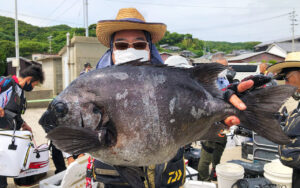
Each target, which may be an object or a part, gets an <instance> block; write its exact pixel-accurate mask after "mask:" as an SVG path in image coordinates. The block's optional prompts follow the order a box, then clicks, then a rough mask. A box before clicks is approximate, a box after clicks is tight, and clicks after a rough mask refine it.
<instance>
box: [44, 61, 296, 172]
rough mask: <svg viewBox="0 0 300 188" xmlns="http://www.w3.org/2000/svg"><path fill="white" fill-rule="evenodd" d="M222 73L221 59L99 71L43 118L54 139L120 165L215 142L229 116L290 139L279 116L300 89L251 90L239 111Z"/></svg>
mask: <svg viewBox="0 0 300 188" xmlns="http://www.w3.org/2000/svg"><path fill="white" fill-rule="evenodd" d="M222 70H224V66H222V65H220V64H215V63H210V64H200V65H199V66H197V67H194V68H191V69H184V68H174V67H167V66H164V65H149V64H141V63H140V62H130V63H127V64H123V65H119V66H113V67H109V68H105V69H101V70H95V71H92V72H89V73H87V74H84V75H82V76H80V77H79V78H78V79H76V80H74V81H73V82H72V83H71V84H70V85H69V86H68V88H66V89H65V90H64V91H63V92H62V93H61V94H60V95H59V96H57V97H56V99H55V100H54V101H53V102H52V103H51V104H50V105H49V108H48V110H47V111H46V112H45V114H44V115H43V117H42V118H41V120H40V123H41V124H42V126H43V127H44V128H45V129H46V130H47V131H49V130H51V129H52V128H54V127H56V128H55V129H53V130H52V131H51V132H49V133H48V136H47V137H48V138H49V139H51V140H52V141H53V143H54V144H55V145H56V146H57V147H58V148H60V149H62V150H63V151H65V152H68V153H75V154H78V153H86V152H88V153H90V154H91V155H92V156H93V157H95V158H97V159H99V160H101V161H103V162H105V163H108V164H111V165H119V166H148V165H151V164H160V163H163V162H166V161H169V160H170V159H171V158H172V157H173V156H174V155H175V154H176V152H177V150H178V148H180V147H181V146H184V145H186V144H188V143H191V142H193V141H196V140H213V139H216V138H217V137H218V133H219V132H218V130H220V128H221V127H220V128H219V127H218V125H216V124H214V123H215V122H218V121H221V120H224V119H225V118H226V117H228V116H229V115H237V116H238V117H239V118H240V120H241V122H242V124H243V125H244V126H245V127H246V128H248V129H252V130H254V131H255V132H257V133H258V134H260V135H262V136H264V137H266V138H267V139H269V140H271V141H273V142H275V143H279V144H283V143H288V142H289V141H290V140H289V138H288V137H287V136H286V135H285V134H284V133H283V131H282V130H281V128H280V126H279V124H278V122H277V120H275V118H274V113H275V112H277V111H278V110H279V108H280V107H281V105H282V104H283V103H284V102H285V101H286V99H287V98H288V97H290V96H291V95H292V94H293V93H294V91H295V88H294V87H292V86H274V87H268V88H265V89H261V90H255V91H252V92H249V93H248V94H246V95H244V96H243V97H242V100H243V101H244V102H245V103H246V105H247V110H245V111H239V110H237V109H236V108H234V107H233V106H232V105H231V104H229V103H227V102H225V101H224V100H223V99H222V92H221V91H220V90H218V89H217V87H216V79H217V76H218V74H219V72H221V71H222ZM214 126H215V127H214Z"/></svg>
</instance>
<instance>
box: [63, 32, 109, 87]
mask: <svg viewBox="0 0 300 188" xmlns="http://www.w3.org/2000/svg"><path fill="white" fill-rule="evenodd" d="M69 49H70V61H69V64H68V65H67V64H66V60H67V50H66V48H63V49H62V50H61V51H60V54H61V56H62V61H61V64H62V80H63V81H62V82H63V88H65V87H66V81H65V80H66V79H67V77H68V84H70V83H71V82H72V81H73V80H74V79H76V78H77V77H78V76H79V73H80V72H81V71H82V70H83V65H84V64H85V63H86V62H89V63H91V65H92V66H93V67H94V68H95V67H96V64H97V62H98V61H99V59H100V58H101V57H102V55H103V54H104V53H105V52H106V50H107V48H106V47H105V46H103V45H102V44H101V43H100V42H98V40H97V38H96V37H82V36H75V37H73V38H72V40H71V45H70V48H69ZM66 69H68V70H69V72H68V73H67V70H66Z"/></svg>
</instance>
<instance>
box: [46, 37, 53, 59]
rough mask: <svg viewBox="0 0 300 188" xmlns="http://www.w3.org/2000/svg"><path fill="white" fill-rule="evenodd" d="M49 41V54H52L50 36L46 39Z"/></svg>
mask: <svg viewBox="0 0 300 188" xmlns="http://www.w3.org/2000/svg"><path fill="white" fill-rule="evenodd" d="M47 38H48V40H49V53H50V54H51V53H52V48H51V41H52V35H50V36H49V37H47Z"/></svg>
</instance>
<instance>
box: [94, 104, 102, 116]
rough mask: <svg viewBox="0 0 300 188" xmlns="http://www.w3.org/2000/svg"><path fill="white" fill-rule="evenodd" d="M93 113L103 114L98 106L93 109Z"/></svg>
mask: <svg viewBox="0 0 300 188" xmlns="http://www.w3.org/2000/svg"><path fill="white" fill-rule="evenodd" d="M93 113H94V114H100V113H101V110H100V108H99V107H98V106H94V108H93Z"/></svg>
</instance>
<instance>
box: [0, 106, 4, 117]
mask: <svg viewBox="0 0 300 188" xmlns="http://www.w3.org/2000/svg"><path fill="white" fill-rule="evenodd" d="M4 115H5V113H4V109H3V108H1V107H0V117H4Z"/></svg>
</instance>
